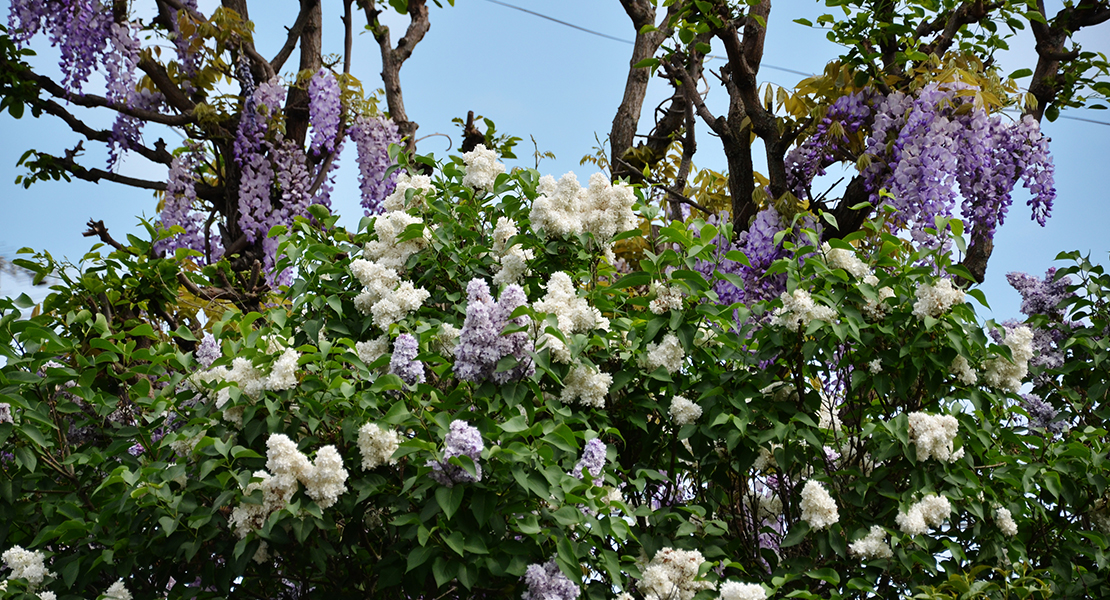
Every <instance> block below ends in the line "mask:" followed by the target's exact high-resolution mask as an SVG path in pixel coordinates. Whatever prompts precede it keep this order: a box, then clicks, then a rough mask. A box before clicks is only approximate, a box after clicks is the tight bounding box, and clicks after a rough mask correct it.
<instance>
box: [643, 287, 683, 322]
mask: <svg viewBox="0 0 1110 600" xmlns="http://www.w3.org/2000/svg"><path fill="white" fill-rule="evenodd" d="M651 293H652V294H654V295H655V298H653V299H652V301H651V303H650V304H648V308H650V309H651V312H653V313H655V314H657V315H662V314H665V313H667V312H669V311H672V310H682V290H681V289H679V288H678V287H676V286H673V285H670V286H668V285H663V284H661V283H659V282H652V284H651Z"/></svg>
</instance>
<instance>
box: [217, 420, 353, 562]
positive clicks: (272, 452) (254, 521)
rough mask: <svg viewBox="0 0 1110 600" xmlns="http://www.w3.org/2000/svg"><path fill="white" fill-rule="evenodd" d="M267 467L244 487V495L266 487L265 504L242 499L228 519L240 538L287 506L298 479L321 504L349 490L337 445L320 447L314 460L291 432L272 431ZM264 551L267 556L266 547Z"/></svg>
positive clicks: (318, 503) (255, 474)
mask: <svg viewBox="0 0 1110 600" xmlns="http://www.w3.org/2000/svg"><path fill="white" fill-rule="evenodd" d="M266 468H267V469H269V471H257V472H255V473H254V476H253V479H257V480H258V481H252V482H251V483H250V484H248V485H247V487H246V488H245V489H244V490H243V495H244V496H249V495H251V494H252V493H254V492H255V491H256V490H262V504H250V503H242V504H240V505H239V506H237V507H235V509H234V510H232V511H231V518H230V519H228V524H229V525H230V526H231V527H232V529H234V530H235V533H236V534H237V535H238V536H239V537H240V538H244V537H246V536H247V534H248V533H250V532H251V531H255V530H257V529H260V528H261V527H262V526H263V525H264V524H265V522H266V519H267V518H268V517H269V516H270V515H271V514H272V513H274V512H276V511H278V510H281V509H283V508H285V506H286V505H287V504H288V503H289V500H290V499H291V498H292V497H293V494H295V493H296V492H297V489H298V483H299V484H301V485H304V486H305V493H306V494H308V497H309V498H312V499H313V500H314V501H315V502H316V504H317V505H319V506H320V508H328V507H330V506H332V505H333V504H335V502H336V501H337V500H338V498H339V495H340V494H342V493H343V492H345V491H347V486H346V485H345V482H346V481H347V470H346V469H344V468H343V459H342V458H341V457H340V456H339V452H338V451H337V450H336V449H335V446H324V447H323V448H320V449H319V450H317V451H316V461H315V462H311V461H309V460H308V457H307V456H305V455H304V454H303V453H301V451H300V450H298V449H297V444H296V442H294V441H293V440H291V439H289V436H287V435H285V434H283V433H275V434H271V435H270V437H269V439H267V440H266ZM260 553H262V554H263V556H264V549H260ZM257 558H258V557H256V560H257Z"/></svg>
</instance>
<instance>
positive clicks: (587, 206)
mask: <svg viewBox="0 0 1110 600" xmlns="http://www.w3.org/2000/svg"><path fill="white" fill-rule="evenodd" d="M536 190H537V192H538V193H539V197H538V198H536V200H535V202H533V203H532V210H531V212H530V213H529V216H528V219H529V220H530V221H531V223H532V228H533V229H535V230H537V231H539V232H540V235H542V236H543V237H544V239H548V238H551V237H559V238H567V237H570V236H574V235H578V234H580V233H583V232H585V233H590V234H592V235H593V237H594V240H596V241H597V243H599V244H600V245H601V246H602V247H608V244H609V242H610V240H612V239H613V236H615V235H616V234H618V233H620V232H622V231H628V230H629V229H634V228H635V227H636V225H637V221H636V215H635V213H633V212H632V205H633V204H635V203H636V195H635V193H633V191H632V188H630V187H628V185H627V184H624V183H618V184H616V185H612V184H611V183H610V182H609V178H608V177H606V176H605V175H604V174H602V173H594V174H593V175H592V176H590V186H589V188H588V189H582V187H580V186H579V185H578V178H577V177H576V176H575V175H574V173H567V174H566V175H563V177H562V178H560V179H559V181H558V182H556V181H555V178H554V177H552V176H550V175H545V176H543V177H542V178H540V183H539V186H538V187H537V188H536Z"/></svg>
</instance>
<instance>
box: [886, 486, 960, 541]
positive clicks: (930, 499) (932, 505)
mask: <svg viewBox="0 0 1110 600" xmlns="http://www.w3.org/2000/svg"><path fill="white" fill-rule="evenodd" d="M950 514H952V504H951V503H949V502H948V498H945V497H944V496H938V495H936V494H929V495H928V496H925V497H924V498H922V499H921V501H920V502H917V503H915V504H914V505H912V506H910V509H909V510H908V511H906V512H902V511H898V516H897V517H895V519H894V522H895V523H897V524H898V527H900V528H901V529H902V531H904V532H906V533H908V534H910V535H921V534H923V533H925V532H927V531H929V528H930V527H940V525H941V523H944V520H945V519H947V518H948V515H950Z"/></svg>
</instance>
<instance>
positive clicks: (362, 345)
mask: <svg viewBox="0 0 1110 600" xmlns="http://www.w3.org/2000/svg"><path fill="white" fill-rule="evenodd" d="M387 352H389V336H385V335H383V336H379V337H376V338H374V339H372V340H370V341H369V342H355V353H356V354H358V359H359V360H361V361H362V362H363V363H365V364H366V365H367V366H369V365H370V364H372V363H373V362H374V361H376V360H378V359H379V358H381V357H383V356H385V355H386V353H387Z"/></svg>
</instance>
